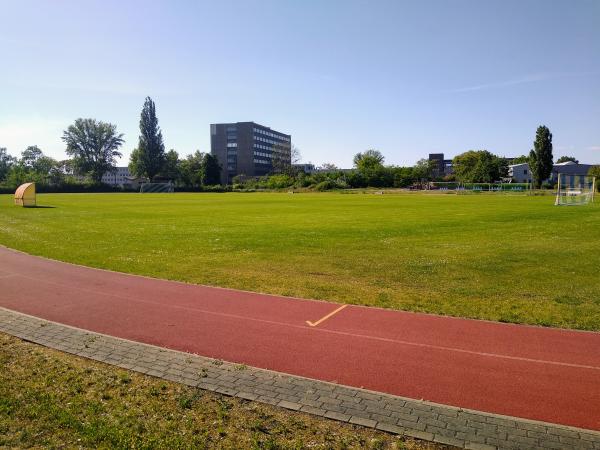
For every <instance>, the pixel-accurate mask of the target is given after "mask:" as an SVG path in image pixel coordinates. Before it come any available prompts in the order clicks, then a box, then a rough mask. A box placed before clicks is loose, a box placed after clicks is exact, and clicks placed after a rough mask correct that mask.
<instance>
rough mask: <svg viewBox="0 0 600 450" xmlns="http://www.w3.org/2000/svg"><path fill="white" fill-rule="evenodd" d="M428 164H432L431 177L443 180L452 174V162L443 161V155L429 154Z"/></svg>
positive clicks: (448, 160) (449, 160)
mask: <svg viewBox="0 0 600 450" xmlns="http://www.w3.org/2000/svg"><path fill="white" fill-rule="evenodd" d="M429 162H430V163H432V164H433V174H432V175H433V176H434V177H435V178H443V177H445V176H446V175H450V174H451V173H452V160H451V159H444V154H443V153H430V154H429Z"/></svg>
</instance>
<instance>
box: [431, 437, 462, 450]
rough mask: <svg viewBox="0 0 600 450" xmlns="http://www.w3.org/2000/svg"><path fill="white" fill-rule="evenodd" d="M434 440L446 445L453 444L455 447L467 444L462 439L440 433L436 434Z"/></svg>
mask: <svg viewBox="0 0 600 450" xmlns="http://www.w3.org/2000/svg"><path fill="white" fill-rule="evenodd" d="M433 442H438V443H440V444H445V445H453V446H455V447H462V446H464V444H465V443H464V442H463V441H461V440H460V439H456V438H453V437H449V436H442V435H438V434H435V435H434V436H433Z"/></svg>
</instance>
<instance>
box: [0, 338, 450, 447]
mask: <svg viewBox="0 0 600 450" xmlns="http://www.w3.org/2000/svg"><path fill="white" fill-rule="evenodd" d="M0 367H2V370H1V371H0V448H4V447H8V448H29V447H38V448H40V447H43V448H111V449H113V448H123V449H125V448H128V449H129V448H148V449H150V448H169V449H178V448H186V449H188V448H226V449H239V448H253V449H288V448H289V449H303V448H308V447H310V448H323V449H325V448H327V449H329V448H367V449H383V448H397V449H401V448H402V449H415V450H416V449H441V448H444V447H442V446H437V445H434V444H430V443H426V442H419V441H415V440H411V439H404V438H400V437H398V436H392V435H389V434H386V433H381V432H378V431H375V430H370V429H366V428H362V427H358V426H354V425H349V424H342V423H338V422H335V421H329V420H327V419H320V418H317V417H313V416H310V415H307V414H302V413H295V412H290V411H285V410H282V409H279V408H276V407H272V406H269V405H262V404H259V403H255V402H248V401H245V400H241V399H236V398H232V397H225V396H222V395H219V394H215V393H211V392H207V391H202V390H199V389H194V388H190V387H187V386H183V385H179V384H176V383H171V382H168V381H164V380H160V379H157V378H153V377H149V376H145V375H141V374H138V373H135V372H130V371H126V370H122V369H118V368H115V367H112V366H109V365H106V364H102V363H98V362H94V361H90V360H87V359H83V358H79V357H76V356H73V355H68V354H65V353H62V352H59V351H56V350H52V349H48V348H45V347H41V346H38V345H36V344H32V343H28V342H25V341H22V340H20V339H17V338H15V337H13V336H9V335H7V334H4V333H0Z"/></svg>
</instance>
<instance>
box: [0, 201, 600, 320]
mask: <svg viewBox="0 0 600 450" xmlns="http://www.w3.org/2000/svg"><path fill="white" fill-rule="evenodd" d="M553 200H554V199H553V198H552V197H550V196H540V197H532V196H526V195H502V194H498V195H488V194H480V195H476V194H475V195H452V194H430V195H423V194H389V195H387V194H386V195H373V194H343V193H323V194H295V195H290V194H286V193H252V194H250V193H229V194H174V195H169V194H57V195H39V196H38V203H39V204H41V205H46V206H52V207H53V208H37V209H24V208H18V207H15V206H13V205H12V197H11V196H8V195H5V196H0V243H1V244H4V245H6V246H9V247H13V248H17V249H19V250H23V251H26V252H28V253H32V254H36V255H42V256H47V257H50V258H55V259H59V260H63V261H70V262H75V263H79V264H84V265H88V266H94V267H102V268H107V269H112V270H117V271H122V272H131V273H137V274H143V275H150V276H153V277H159V278H169V279H174V280H183V281H187V282H191V283H200V284H208V285H215V286H226V287H232V288H239V289H246V290H252V291H259V292H268V293H274V294H283V295H290V296H297V297H306V298H317V299H327V300H333V301H337V302H344V303H355V304H364V305H373V306H381V307H385V308H396V309H403V310H410V311H424V312H430V313H439V314H447V315H453V316H462V317H473V318H481V319H490V320H499V321H505V322H517V323H530V324H538V325H545V326H556V327H567V328H579V329H587V330H600V270H599V268H600V205H598V204H595V205H589V206H585V207H554V206H553Z"/></svg>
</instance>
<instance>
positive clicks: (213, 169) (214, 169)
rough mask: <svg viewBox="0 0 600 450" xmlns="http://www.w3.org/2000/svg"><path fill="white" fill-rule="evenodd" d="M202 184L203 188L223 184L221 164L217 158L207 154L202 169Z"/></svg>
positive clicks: (203, 158)
mask: <svg viewBox="0 0 600 450" xmlns="http://www.w3.org/2000/svg"><path fill="white" fill-rule="evenodd" d="M200 183H202V185H203V186H214V185H217V184H221V164H219V160H218V159H217V157H216V156H213V155H211V154H210V153H205V154H204V156H203V157H202V165H201V167H200Z"/></svg>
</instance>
